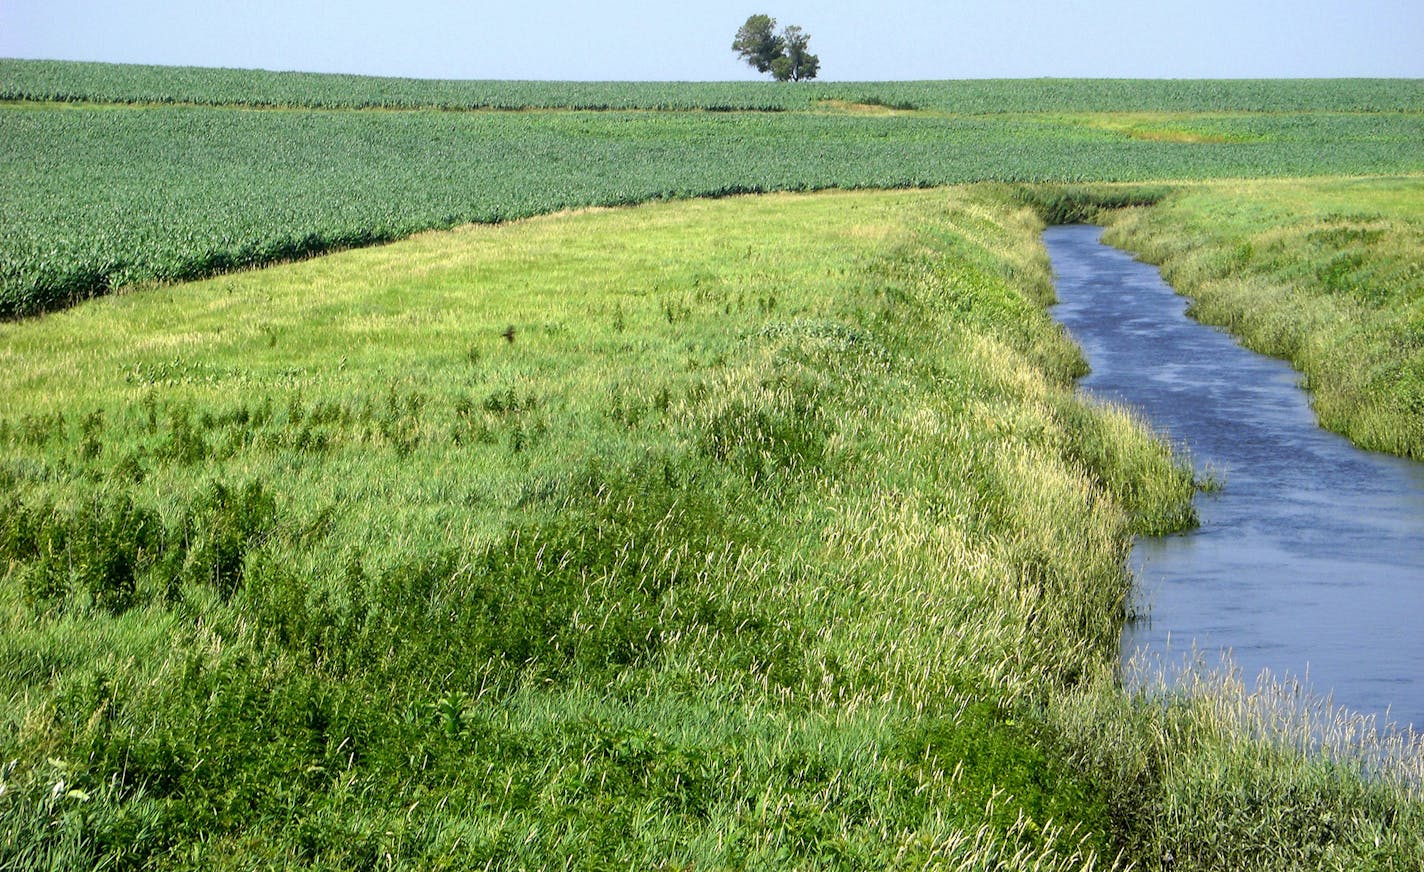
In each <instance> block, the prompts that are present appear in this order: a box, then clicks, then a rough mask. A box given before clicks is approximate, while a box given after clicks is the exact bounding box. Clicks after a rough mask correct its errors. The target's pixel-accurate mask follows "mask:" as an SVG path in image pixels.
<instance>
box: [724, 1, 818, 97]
mask: <svg viewBox="0 0 1424 872" xmlns="http://www.w3.org/2000/svg"><path fill="white" fill-rule="evenodd" d="M810 42H811V34H809V33H807V32H805V31H804V30H802V29H801V28H799V27H797V26H796V25H794V24H792V25H788V26H787V27H786V28H785V29H784V30H782V31H781V33H779V34H778V33H777V32H776V19H775V18H772V17H771V16H770V15H753V16H751V17H750V18H748V19H747V21H746V23H745V24H743V25H742V26H741V28H739V29H738V30H737V38H736V39H734V40H732V51H734V52H736V53H737V54H739V55H741V57H742V60H744V61H746V62H747V63H748V64H750V65H751V66H753V67H755V68H756V71H757V72H759V73H771V75H772V78H774V79H776V80H777V81H778V82H799V81H801V80H803V79H814V78H816V72H817V71H818V70H820V68H821V59H820V58H818V57H816V56H815V55H813V54H811V52H809V51H807V46H808V45H809V44H810Z"/></svg>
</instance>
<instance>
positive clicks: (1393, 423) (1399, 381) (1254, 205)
mask: <svg viewBox="0 0 1424 872" xmlns="http://www.w3.org/2000/svg"><path fill="white" fill-rule="evenodd" d="M1108 220H1109V226H1110V228H1111V229H1110V231H1109V235H1108V237H1107V240H1108V241H1109V242H1112V243H1113V244H1115V245H1120V246H1123V247H1125V248H1127V249H1129V250H1131V251H1133V252H1135V253H1136V254H1138V255H1139V256H1141V257H1143V258H1145V259H1146V260H1149V261H1151V262H1153V263H1158V264H1161V265H1162V269H1163V274H1164V275H1165V276H1166V278H1167V280H1168V281H1169V282H1171V283H1172V285H1173V287H1176V288H1177V289H1178V290H1180V291H1182V292H1183V293H1185V294H1187V295H1188V296H1190V297H1191V298H1192V299H1193V304H1192V314H1193V315H1194V316H1195V317H1197V318H1199V319H1200V320H1203V321H1206V322H1207V323H1211V324H1217V325H1221V326H1224V327H1226V328H1227V329H1228V330H1230V331H1231V332H1232V333H1234V334H1236V335H1237V336H1240V337H1242V339H1243V341H1244V342H1245V343H1246V344H1247V345H1249V346H1250V347H1251V348H1254V349H1256V350H1257V351H1261V352H1264V353H1267V354H1272V355H1276V356H1278V357H1284V358H1286V359H1288V360H1290V361H1291V363H1293V364H1294V365H1295V366H1296V368H1297V369H1299V370H1301V372H1303V373H1304V374H1305V378H1306V386H1307V387H1308V388H1309V389H1310V391H1311V394H1312V398H1313V402H1314V406H1315V410H1316V412H1317V414H1318V415H1319V417H1320V422H1321V424H1322V425H1324V426H1326V427H1328V428H1330V429H1332V430H1336V431H1338V432H1340V433H1343V434H1345V435H1346V436H1348V437H1350V439H1351V440H1353V441H1354V442H1356V443H1358V444H1359V445H1361V446H1363V447H1366V448H1370V449H1374V450H1378V451H1388V452H1392V453H1395V454H1402V455H1405V456H1407V457H1412V458H1415V459H1424V179H1421V178H1419V177H1410V178H1398V179H1320V180H1290V181H1264V180H1258V181H1241V182H1217V183H1211V184H1200V185H1190V186H1186V187H1185V188H1184V189H1182V190H1181V191H1180V192H1179V193H1177V194H1175V195H1173V196H1171V197H1169V198H1167V199H1165V200H1164V201H1162V202H1161V203H1159V204H1158V205H1156V206H1153V207H1150V208H1139V209H1132V210H1126V211H1123V212H1119V213H1116V214H1113V215H1111V216H1110V218H1109V219H1108Z"/></svg>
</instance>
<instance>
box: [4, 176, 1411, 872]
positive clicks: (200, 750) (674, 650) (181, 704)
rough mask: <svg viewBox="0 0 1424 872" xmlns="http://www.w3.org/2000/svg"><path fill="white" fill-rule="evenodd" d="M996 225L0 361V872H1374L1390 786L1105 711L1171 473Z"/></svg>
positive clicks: (431, 239)
mask: <svg viewBox="0 0 1424 872" xmlns="http://www.w3.org/2000/svg"><path fill="white" fill-rule="evenodd" d="M1010 203H1011V200H1010V199H1009V197H1008V196H1007V195H1006V194H1004V193H1002V192H993V191H988V190H982V189H981V190H978V191H973V190H959V191H935V192H907V193H889V194H887V193H879V194H847V193H837V194H820V195H814V196H776V197H766V198H755V199H751V198H738V199H728V200H720V201H698V202H687V203H677V204H658V205H654V206H646V207H640V208H638V209H630V210H620V211H611V212H596V213H588V214H580V215H567V216H556V217H551V218H543V219H535V220H531V221H528V222H523V223H519V224H508V225H502V226H498V227H480V228H469V229H466V230H463V231H459V232H456V233H451V234H432V235H427V236H423V237H418V238H415V239H412V240H408V241H406V242H403V243H400V244H396V245H392V246H386V247H382V248H373V249H365V250H361V251H353V252H346V253H343V254H340V255H334V256H331V257H327V258H322V259H319V260H311V261H306V262H303V263H300V264H293V265H288V266H284V267H280V268H274V269H271V270H266V271H262V272H251V273H246V274H241V275H234V276H229V277H226V278H222V279H216V280H211V281H207V282H203V283H200V284H193V285H185V286H177V287H172V288H166V289H156V290H150V291H143V292H135V293H132V294H123V295H117V296H114V297H110V298H108V299H105V300H101V301H93V302H91V303H88V304H86V305H83V306H80V307H77V308H75V309H72V310H70V311H68V312H64V313H59V314H55V315H52V316H49V317H47V318H44V319H37V320H32V321H27V322H20V323H10V324H3V325H0V363H3V365H4V366H5V368H6V371H7V373H8V374H9V376H10V387H9V389H8V390H7V392H6V393H5V394H4V395H3V396H0V476H3V488H0V493H3V494H4V495H5V496H4V498H3V499H4V500H5V503H4V506H3V512H0V519H3V521H0V524H3V526H0V566H3V568H4V575H3V578H0V700H3V701H4V705H3V706H0V747H3V748H4V749H5V753H4V755H3V756H4V758H5V760H6V761H7V762H6V763H5V764H4V767H3V769H0V866H2V865H6V864H11V865H18V866H21V867H31V866H46V865H48V866H54V867H88V866H96V865H102V864H109V865H113V866H124V867H128V866H139V865H144V864H149V865H159V866H163V867H165V868H204V869H208V868H243V869H246V868H253V867H260V866H301V867H319V868H383V867H412V866H414V867H426V868H471V867H474V868H483V867H485V866H486V865H488V866H489V867H491V868H511V869H512V868H541V867H558V868H564V867H566V866H569V865H572V866H574V867H579V868H630V867H633V868H682V867H698V868H701V867H711V868H796V867H800V868H846V869H860V868H912V867H913V868H925V867H931V868H973V869H991V868H992V869H1001V868H1002V869H1028V868H1033V869H1050V870H1051V869H1087V868H1107V867H1111V866H1115V865H1119V864H1118V863H1117V862H1115V861H1116V860H1117V859H1118V858H1119V851H1126V852H1127V853H1126V854H1124V855H1122V857H1121V859H1122V860H1124V861H1127V860H1132V861H1136V862H1138V864H1139V868H1159V867H1166V866H1168V865H1169V863H1170V864H1171V865H1170V868H1173V869H1177V870H1180V869H1183V868H1221V867H1222V866H1226V867H1232V868H1253V867H1254V868H1261V869H1278V868H1290V867H1291V866H1292V864H1294V865H1296V866H1301V865H1302V864H1304V863H1305V862H1306V861H1307V860H1309V859H1315V858H1321V857H1326V858H1329V859H1330V860H1331V861H1332V862H1337V863H1338V865H1341V866H1344V867H1352V866H1359V865H1361V864H1364V863H1373V864H1375V865H1377V866H1379V867H1381V868H1417V867H1418V865H1419V862H1420V860H1421V857H1420V845H1421V844H1424V841H1421V839H1420V834H1421V833H1424V820H1421V813H1420V808H1421V806H1420V804H1419V800H1418V797H1417V794H1414V793H1411V792H1410V788H1409V787H1407V786H1401V782H1399V781H1398V780H1396V775H1395V774H1394V770H1393V769H1386V770H1385V771H1384V772H1383V773H1382V775H1381V777H1380V778H1378V779H1376V780H1373V781H1365V780H1362V779H1361V778H1360V777H1359V775H1358V767H1359V760H1358V759H1357V758H1354V757H1351V756H1349V755H1348V754H1345V755H1342V756H1341V757H1339V758H1338V762H1336V763H1333V764H1330V763H1329V762H1328V761H1325V762H1323V763H1322V762H1317V761H1318V760H1320V758H1318V757H1317V756H1315V755H1313V754H1310V753H1302V751H1301V748H1300V747H1297V746H1295V745H1292V744H1290V743H1289V742H1282V741H1279V740H1278V739H1275V738H1272V737H1271V736H1270V731H1269V730H1263V729H1261V728H1260V724H1258V723H1257V722H1254V721H1251V720H1250V719H1248V718H1236V719H1232V718H1230V717H1226V716H1223V715H1222V714H1221V713H1220V711H1219V710H1218V708H1214V707H1213V706H1212V705H1210V704H1207V703H1195V704H1187V703H1178V704H1173V705H1170V706H1167V707H1165V708H1164V707H1162V706H1161V705H1159V704H1158V703H1156V702H1152V701H1145V700H1140V699H1139V700H1134V699H1128V698H1126V697H1124V696H1123V695H1122V693H1121V691H1120V690H1118V689H1117V687H1116V685H1115V683H1114V679H1113V676H1114V672H1115V664H1116V658H1117V644H1118V638H1119V631H1120V626H1121V621H1122V618H1123V603H1124V598H1125V597H1126V595H1127V584H1128V580H1127V578H1126V577H1125V574H1124V570H1123V559H1124V555H1125V553H1126V549H1127V546H1128V540H1129V537H1130V536H1131V535H1132V534H1133V533H1134V532H1147V531H1157V532H1162V531H1166V530H1170V529H1176V528H1179V527H1181V526H1183V525H1184V524H1188V523H1190V522H1191V510H1190V508H1189V504H1188V499H1189V497H1190V493H1191V482H1190V478H1189V476H1188V475H1187V474H1186V472H1185V471H1184V470H1182V469H1180V468H1179V467H1177V466H1176V465H1174V463H1173V461H1172V459H1171V458H1170V456H1169V455H1168V454H1167V453H1166V451H1165V449H1164V448H1163V447H1162V446H1161V445H1160V444H1158V443H1157V442H1155V441H1153V440H1152V439H1151V438H1149V436H1148V434H1146V433H1145V432H1143V430H1142V428H1141V427H1140V426H1139V425H1138V424H1137V423H1136V422H1135V421H1133V420H1132V419H1131V418H1130V417H1128V416H1126V415H1124V414H1122V413H1120V412H1115V411H1112V410H1106V409H1101V408H1096V407H1092V406H1089V405H1087V404H1085V403H1083V402H1082V401H1080V400H1079V399H1078V398H1077V397H1076V396H1075V395H1074V394H1073V392H1072V389H1071V378H1072V376H1073V375H1075V374H1076V373H1078V372H1080V371H1081V367H1082V364H1081V360H1080V358H1079V357H1078V355H1077V353H1076V352H1075V350H1074V349H1073V348H1072V347H1071V345H1069V344H1068V343H1067V341H1066V340H1065V338H1064V336H1063V335H1062V332H1061V330H1059V329H1058V328H1057V327H1056V326H1055V325H1053V323H1052V322H1051V321H1050V320H1049V319H1048V318H1047V317H1046V316H1045V315H1044V313H1043V310H1042V306H1043V304H1044V303H1045V302H1046V301H1047V300H1048V299H1049V297H1050V296H1051V290H1050V285H1049V280H1048V269H1047V260H1046V257H1045V255H1044V253H1043V251H1042V249H1041V247H1040V246H1039V244H1038V242H1037V239H1036V233H1037V230H1038V224H1037V222H1036V221H1035V219H1034V218H1033V216H1032V215H1031V214H1030V213H1029V212H1027V211H1025V210H1022V209H1016V208H1015V207H1014V206H1012V205H1010ZM511 327H512V330H510V329H509V328H511ZM506 333H508V334H509V335H510V336H512V337H513V341H509V340H507V339H505V338H503V334H506ZM115 337H123V341H115ZM1197 698H1198V699H1199V700H1206V699H1207V697H1205V696H1199V697H1197ZM1269 722H1270V723H1275V722H1274V721H1269ZM1401 759H1405V760H1410V759H1414V760H1416V762H1417V754H1416V756H1415V757H1414V758H1410V757H1408V756H1407V755H1401ZM11 761H13V762H11ZM1327 764H1328V766H1329V767H1330V768H1323V767H1325V766H1326V765H1327ZM1414 784H1415V787H1416V788H1417V785H1418V784H1419V782H1418V780H1417V773H1416V781H1415V782H1414ZM1243 791H1244V792H1245V794H1249V795H1250V797H1251V798H1252V799H1257V800H1260V802H1259V804H1255V805H1251V804H1243V803H1242V802H1239V801H1237V800H1239V799H1240V798H1241V797H1242V796H1243V795H1244V794H1243ZM1277 809H1287V810H1289V814H1288V815H1285V816H1282V815H1278V814H1276V810H1277ZM1245 835H1249V836H1250V838H1243V836H1245ZM1169 854H1170V855H1171V858H1172V859H1171V861H1168V860H1166V859H1165V858H1166V857H1167V856H1168V855H1169Z"/></svg>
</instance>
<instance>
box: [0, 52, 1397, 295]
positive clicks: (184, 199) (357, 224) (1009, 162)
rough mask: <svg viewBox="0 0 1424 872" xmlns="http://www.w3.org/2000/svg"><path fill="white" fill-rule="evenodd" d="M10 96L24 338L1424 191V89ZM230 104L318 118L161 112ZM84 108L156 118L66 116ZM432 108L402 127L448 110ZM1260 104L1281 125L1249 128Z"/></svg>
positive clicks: (9, 216) (30, 75) (1140, 85)
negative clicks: (633, 248) (26, 325)
mask: <svg viewBox="0 0 1424 872" xmlns="http://www.w3.org/2000/svg"><path fill="white" fill-rule="evenodd" d="M47 70H49V71H53V70H57V71H59V72H61V73H65V74H66V75H68V74H73V75H75V76H79V77H80V78H81V79H83V80H85V81H91V82H97V83H102V82H109V90H107V91H105V90H99V91H94V92H93V93H90V92H88V91H85V90H84V89H83V88H81V87H79V86H78V85H74V86H70V87H68V89H67V90H66V88H65V87H61V86H59V85H55V86H54V87H51V88H48V89H46V88H41V87H39V86H38V85H34V84H29V85H27V84H26V82H31V83H33V82H34V81H35V80H37V79H38V78H42V75H41V74H44V73H45V71H47ZM56 75H59V73H56ZM0 78H3V81H5V82H9V83H11V84H10V85H9V86H8V87H7V89H5V91H4V93H6V94H9V95H11V96H14V97H21V98H25V99H24V100H21V101H19V102H12V103H6V104H3V105H0V151H3V153H4V154H5V160H4V161H3V162H0V317H14V316H16V315H23V314H30V313H35V312H39V311H44V310H49V309H54V308H57V307H62V306H64V305H68V304H70V303H71V302H73V301H75V300H77V299H84V298H87V297H90V296H94V295H99V294H103V293H107V292H108V291H110V290H112V289H114V288H118V287H125V286H130V285H134V284H147V283H152V282H156V281H174V280H186V279H192V278H196V277H202V276H207V275H212V274H217V273H221V272H225V271H228V270H231V269H234V268H240V267H245V266H252V265H259V264H264V263H271V262H274V261H281V260H287V259H292V258H296V257H303V256H307V255H310V254H313V253H317V252H321V251H327V250H333V249H340V248H345V247H350V246H356V245H364V244H370V243H373V242H381V241H389V240H392V239H397V238H402V237H404V236H407V235H409V234H411V233H414V232H418V231H421V230H426V229H434V228H448V227H452V226H456V225H459V224H462V223H467V222H497V221H503V220H511V219H516V218H521V217H527V216H530V215H535V214H543V213H548V212H552V211H558V210H560V209H567V208H578V207H584V206H599V205H602V206H607V205H621V204H629V203H636V202H644V201H647V200H656V199H667V198H683V197H707V196H722V195H726V194H735V193H748V192H767V191H780V190H811V189H823V188H840V189H854V188H905V187H927V186H933V185H944V184H955V183H961V182H974V181H985V180H998V181H1027V182H1044V181H1049V182H1082V181H1141V180H1153V179H1200V178H1221V177H1233V178H1239V177H1267V176H1302V175H1328V174H1348V175H1361V174H1401V173H1415V172H1419V171H1421V169H1424V161H1422V160H1421V152H1420V150H1419V147H1418V146H1419V143H1420V142H1424V114H1421V112H1420V104H1421V102H1424V97H1421V96H1420V95H1421V93H1424V88H1421V86H1420V84H1419V83H1417V82H1375V81H1357V82H1333V83H1322V82H1299V83H1259V82H1196V83H1171V82H1136V83H1132V82H1116V83H1101V82H1066V83H1054V82H1017V83H953V82H950V83H921V84H916V85H913V86H911V85H904V86H900V85H895V86H893V87H906V88H912V89H918V90H916V91H915V93H917V94H920V96H918V97H916V98H915V99H914V100H910V99H909V98H904V99H901V98H900V97H894V96H883V97H877V96H876V95H874V94H871V95H865V94H860V93H859V92H856V91H854V90H853V88H854V87H855V86H849V85H847V86H839V85H838V86H835V88H839V89H841V90H840V91H836V90H835V89H832V90H831V91H826V92H825V93H826V94H829V95H832V96H831V97H825V98H824V99H833V98H834V99H839V98H837V97H834V95H835V94H840V96H841V97H844V98H848V100H849V102H846V101H845V100H842V102H841V103H839V104H837V106H838V107H839V108H837V107H832V106H826V105H822V103H821V100H822V99H823V98H821V97H816V96H815V93H819V92H812V91H809V90H807V91H803V90H797V89H796V88H789V89H788V86H772V85H765V84H760V83H741V84H738V83H730V84H726V85H718V86H702V85H637V86H627V87H629V88H633V89H634V90H638V89H640V88H647V89H650V90H656V89H671V90H672V91H673V92H675V93H679V94H686V95H688V96H687V97H686V99H685V101H684V102H686V103H688V104H689V105H697V104H699V103H701V104H706V105H708V106H712V105H714V104H719V101H720V100H721V98H715V97H705V96H699V95H702V94H703V90H702V89H704V88H705V89H706V91H707V93H708V94H713V93H716V92H717V91H718V90H719V89H722V88H726V89H731V90H732V91H737V92H739V93H740V92H741V90H742V89H745V92H746V93H747V94H749V95H750V94H760V93H776V94H787V95H791V96H787V97H786V99H788V100H792V99H793V97H794V100H793V102H794V105H790V104H788V107H785V108H788V109H794V111H779V112H763V111H726V112H648V111H566V110H565V109H555V110H550V111H523V112H497V113H496V112H444V111H435V110H420V111H401V112H369V111H342V107H347V106H353V105H365V104H364V103H362V102H361V101H360V100H358V99H356V98H355V97H353V96H352V95H355V94H359V93H362V91H361V89H362V88H376V89H379V88H380V87H384V86H386V85H389V86H390V87H397V86H400V87H408V88H414V89H415V91H416V92H419V93H423V92H421V91H420V87H417V85H416V84H412V83H404V84H402V83H398V82H396V83H393V82H392V81H391V80H360V81H356V82H353V81H351V80H349V78H348V77H329V76H328V77H320V76H300V75H296V74H256V73H251V72H247V73H238V72H232V71H228V72H224V71H195V70H184V69H175V70H168V71H166V72H165V70H164V68H130V67H105V66H102V65H99V66H94V67H90V66H83V65H80V66H75V67H71V66H67V65H63V64H58V65H54V64H46V63H39V62H16V61H10V62H4V64H3V65H0ZM61 78H62V77H61ZM208 80H211V81H212V82H214V83H215V84H213V88H214V92H213V95H211V97H210V98H209V99H210V101H211V102H215V103H224V104H225V103H227V102H232V100H231V99H230V98H229V97H226V96H222V95H224V94H232V93H244V92H246V93H262V92H263V89H264V88H265V87H269V86H270V87H272V88H275V87H277V84H275V83H282V84H281V87H283V88H286V89H288V90H289V91H290V92H291V93H290V95H288V96H283V97H281V98H280V99H277V98H274V100H273V102H276V103H279V104H282V105H287V104H294V105H301V106H307V107H311V108H305V109H299V110H285V109H284V110H273V109H266V110H255V109H241V108H232V107H230V106H227V105H221V106H192V105H188V106H171V105H167V106H154V105H146V103H152V102H155V100H156V97H155V96H154V93H152V92H154V91H155V90H156V91H157V93H170V94H175V95H178V96H176V97H175V98H174V99H191V100H195V101H201V100H202V99H203V98H202V97H201V95H200V94H199V93H197V91H194V90H193V89H199V90H201V89H200V88H199V86H200V84H201V83H202V82H204V81H208ZM145 81H146V82H149V84H147V85H143V84H141V82H145ZM184 82H188V83H189V84H184ZM244 82H245V83H246V84H245V85H244V84H243V83H244ZM224 83H225V84H224ZM263 83H269V84H265V85H264V84H263ZM481 84H482V83H473V84H471V83H466V86H467V87H468V88H476V87H477V86H480V85H481ZM421 87H428V88H438V87H440V86H439V85H438V83H437V84H431V83H426V84H425V85H424V86H421ZM451 87H454V86H453V85H451ZM505 87H507V88H508V89H509V94H508V96H507V100H506V102H507V103H509V104H510V105H516V106H519V107H522V108H526V109H531V110H532V109H538V108H539V107H545V106H556V107H558V106H564V105H569V106H576V107H578V106H588V105H594V104H597V103H599V101H598V100H595V99H592V98H590V99H583V98H579V99H573V98H569V99H568V100H564V101H563V102H560V101H561V100H562V99H563V98H557V97H553V96H549V95H550V94H556V93H558V91H557V89H558V88H559V87H561V86H559V85H557V84H529V83H505ZM582 87H583V88H584V89H585V90H587V91H588V93H590V94H594V95H597V94H603V95H605V97H606V99H605V100H604V102H605V103H607V104H608V105H617V106H625V105H626V106H630V107H634V108H637V107H659V106H665V105H674V104H677V105H680V104H678V103H677V101H676V100H673V101H670V102H669V101H663V100H660V99H652V98H649V99H642V98H639V99H632V98H629V99H626V100H625V99H623V98H621V97H617V96H614V95H617V94H619V93H621V92H622V90H623V88H624V86H618V85H587V86H582ZM816 87H818V88H819V87H823V86H819V85H818V86H816ZM824 87H829V86H824ZM886 87H892V86H886ZM244 88H245V89H246V91H244ZM765 88H773V90H772V91H770V92H767V91H765V90H764V89H765ZM983 88H988V89H990V90H991V91H992V94H991V95H990V96H988V97H984V96H982V95H980V96H974V97H972V98H965V99H966V100H967V105H964V106H960V105H958V103H957V101H959V100H960V99H961V96H962V95H963V93H964V92H966V89H969V90H970V91H972V90H974V89H983ZM146 89H147V90H146ZM164 89H169V90H164ZM1059 92H1062V93H1059ZM1178 92H1181V94H1184V95H1187V96H1180V97H1174V96H1173V95H1176V94H1178ZM432 93H434V92H432ZM302 94H306V95H308V96H306V97H302V96H301V95H302ZM333 95H335V96H333ZM342 95H345V96H342ZM80 97H83V98H85V99H105V100H123V99H132V100H137V101H140V105H95V104H91V103H81V104H75V105H71V104H69V103H62V102H54V101H60V100H67V99H79V98H80ZM36 98H44V99H46V100H49V101H51V102H34V100H35V99H36ZM423 99H425V98H419V99H417V98H414V97H413V98H411V101H410V102H409V103H408V104H406V103H398V105H409V106H412V107H422V106H426V105H428V103H425V102H421V101H422V100H423ZM757 99H759V98H757ZM795 100H799V101H800V102H795ZM865 100H876V101H878V105H879V106H880V108H881V109H884V107H885V106H886V105H889V104H893V105H914V106H920V105H924V106H929V107H931V108H928V109H917V110H915V111H890V110H885V111H866V110H867V109H873V108H875V107H873V106H871V107H867V106H866V105H865V104H864V103H863V102H856V101H865ZM258 102H261V101H258ZM437 102H439V101H437ZM474 102H475V103H476V104H477V103H478V101H474ZM755 102H756V100H755V99H749V100H748V101H746V104H745V105H743V104H737V103H736V102H735V101H732V103H731V104H729V105H736V106H739V107H741V108H747V107H748V106H750V105H751V104H753V103H755ZM1253 103H1259V105H1260V106H1261V107H1262V108H1261V109H1260V110H1259V111H1253V112H1248V111H1244V107H1245V106H1249V105H1252V104H1253ZM328 107H334V108H328ZM934 107H949V108H950V109H953V110H955V111H946V110H944V109H943V108H934ZM1163 107H1168V108H1166V109H1164V108H1163ZM1169 110H1170V111H1169Z"/></svg>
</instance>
